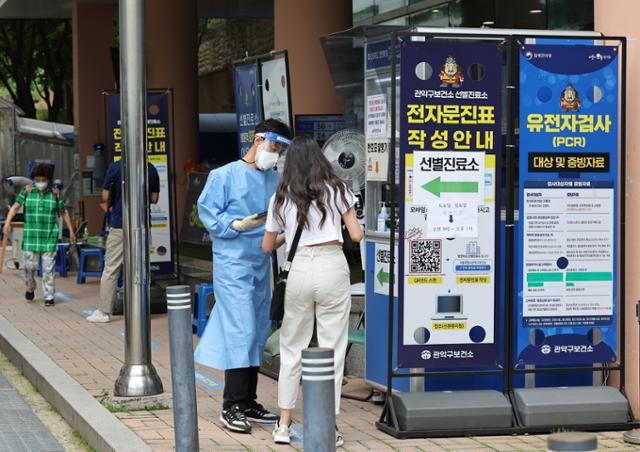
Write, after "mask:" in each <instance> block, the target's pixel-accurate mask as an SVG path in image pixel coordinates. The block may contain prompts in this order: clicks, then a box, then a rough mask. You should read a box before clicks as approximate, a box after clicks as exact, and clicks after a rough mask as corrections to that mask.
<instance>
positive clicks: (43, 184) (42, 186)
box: [36, 182, 49, 191]
mask: <svg viewBox="0 0 640 452" xmlns="http://www.w3.org/2000/svg"><path fill="white" fill-rule="evenodd" d="M48 186H49V182H36V188H37V189H38V190H40V191H45V190H46V189H47V187H48Z"/></svg>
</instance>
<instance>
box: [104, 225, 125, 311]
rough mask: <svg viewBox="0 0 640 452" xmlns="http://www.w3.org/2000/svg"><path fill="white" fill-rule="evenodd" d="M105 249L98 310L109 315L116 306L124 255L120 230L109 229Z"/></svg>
mask: <svg viewBox="0 0 640 452" xmlns="http://www.w3.org/2000/svg"><path fill="white" fill-rule="evenodd" d="M105 248H106V249H105V255H104V269H103V270H102V277H101V278H100V310H101V311H102V312H105V313H107V314H109V315H111V313H112V312H113V309H114V308H115V305H116V290H117V289H118V276H120V268H121V267H122V262H123V255H124V246H123V244H122V229H116V228H109V235H108V236H107V243H106V245H105Z"/></svg>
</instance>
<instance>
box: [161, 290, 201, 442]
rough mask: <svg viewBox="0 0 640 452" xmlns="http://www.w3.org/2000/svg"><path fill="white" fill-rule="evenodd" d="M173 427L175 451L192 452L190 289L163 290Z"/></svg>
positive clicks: (193, 404)
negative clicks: (165, 307) (167, 315)
mask: <svg viewBox="0 0 640 452" xmlns="http://www.w3.org/2000/svg"><path fill="white" fill-rule="evenodd" d="M167 310H168V312H169V339H170V352H171V384H172V386H173V424H174V430H175V439H176V451H177V452H195V451H197V450H199V445H198V409H197V405H196V377H195V369H194V365H193V335H192V332H191V321H192V316H193V314H192V313H191V287H189V286H171V287H167Z"/></svg>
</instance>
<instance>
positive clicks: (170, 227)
mask: <svg viewBox="0 0 640 452" xmlns="http://www.w3.org/2000/svg"><path fill="white" fill-rule="evenodd" d="M105 102H106V115H107V147H108V152H109V159H110V161H117V160H120V159H121V158H122V129H121V123H120V94H119V93H118V92H114V91H111V92H107V93H106V95H105ZM170 118H171V102H170V94H169V93H168V92H167V91H149V92H147V160H148V162H149V163H151V164H153V166H155V168H156V170H158V176H159V178H160V193H159V198H158V202H157V204H151V205H150V206H149V209H150V226H151V234H150V241H149V242H150V243H149V254H150V259H149V261H150V267H151V271H152V273H153V274H154V275H155V276H159V275H173V274H175V272H176V270H175V262H174V251H175V250H174V244H173V231H174V224H173V204H172V202H171V197H172V196H173V194H172V193H171V184H170V180H169V178H170V175H171V158H172V156H171V153H172V149H171V143H172V142H171V136H170V133H171V123H170Z"/></svg>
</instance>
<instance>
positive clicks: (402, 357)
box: [398, 41, 502, 368]
mask: <svg viewBox="0 0 640 452" xmlns="http://www.w3.org/2000/svg"><path fill="white" fill-rule="evenodd" d="M501 64H502V55H501V50H500V48H499V46H498V44H497V43H494V42H460V41H438V42H435V41H433V42H412V41H408V42H404V43H402V45H401V58H400V71H401V78H400V164H401V170H400V175H401V178H402V181H401V186H402V187H404V195H403V196H402V199H401V206H400V216H401V217H400V241H399V250H398V251H399V265H400V270H399V272H400V273H399V274H400V278H401V280H400V281H398V287H399V341H398V348H399V350H398V357H399V358H398V365H399V367H404V368H406V367H421V368H448V367H465V366H475V365H484V364H486V365H489V364H496V363H497V362H498V360H499V347H498V331H497V323H498V322H497V318H498V317H497V316H498V314H497V309H496V299H497V287H498V281H497V277H498V272H497V271H496V257H497V256H499V253H498V240H497V238H496V236H497V227H496V225H497V224H498V221H499V216H498V215H499V208H496V206H499V205H500V204H499V202H496V196H497V194H498V193H499V190H498V189H497V187H500V184H499V180H498V177H499V173H498V172H496V168H500V164H499V155H500V152H499V151H500V141H501V140H500V130H501V128H500V123H501V119H500V118H501V116H500V105H501V100H500V99H501V97H500V95H501V93H500V90H501Z"/></svg>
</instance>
